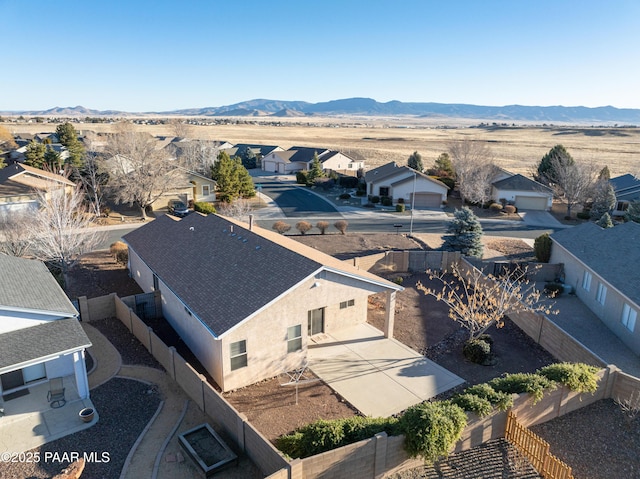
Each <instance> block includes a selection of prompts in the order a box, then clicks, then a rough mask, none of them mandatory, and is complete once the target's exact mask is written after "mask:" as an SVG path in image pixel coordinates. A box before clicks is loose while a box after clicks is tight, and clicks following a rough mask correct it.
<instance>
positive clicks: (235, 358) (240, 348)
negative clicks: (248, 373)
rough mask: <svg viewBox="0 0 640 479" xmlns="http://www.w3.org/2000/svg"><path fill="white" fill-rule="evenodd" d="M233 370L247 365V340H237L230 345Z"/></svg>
mask: <svg viewBox="0 0 640 479" xmlns="http://www.w3.org/2000/svg"><path fill="white" fill-rule="evenodd" d="M229 349H230V357H231V370H232V371H235V370H236V369H240V368H244V367H246V366H247V340H246V339H243V340H242V341H236V342H235V343H231V345H230V348H229Z"/></svg>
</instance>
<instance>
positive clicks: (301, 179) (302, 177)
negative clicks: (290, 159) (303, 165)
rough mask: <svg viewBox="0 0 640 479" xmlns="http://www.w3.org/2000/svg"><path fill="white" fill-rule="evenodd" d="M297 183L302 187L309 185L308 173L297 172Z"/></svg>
mask: <svg viewBox="0 0 640 479" xmlns="http://www.w3.org/2000/svg"><path fill="white" fill-rule="evenodd" d="M296 183H298V184H300V185H306V184H307V173H306V172H305V171H297V172H296Z"/></svg>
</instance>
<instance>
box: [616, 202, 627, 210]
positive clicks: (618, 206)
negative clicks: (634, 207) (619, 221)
mask: <svg viewBox="0 0 640 479" xmlns="http://www.w3.org/2000/svg"><path fill="white" fill-rule="evenodd" d="M628 209H629V202H628V201H618V203H617V204H616V211H627V210H628Z"/></svg>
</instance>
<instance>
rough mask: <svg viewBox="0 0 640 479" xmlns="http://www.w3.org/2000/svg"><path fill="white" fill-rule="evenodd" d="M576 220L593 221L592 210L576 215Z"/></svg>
mask: <svg viewBox="0 0 640 479" xmlns="http://www.w3.org/2000/svg"><path fill="white" fill-rule="evenodd" d="M576 218H578V219H581V220H590V219H591V210H584V211H580V212H579V213H576Z"/></svg>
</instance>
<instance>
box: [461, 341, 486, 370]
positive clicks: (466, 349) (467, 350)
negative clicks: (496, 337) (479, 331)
mask: <svg viewBox="0 0 640 479" xmlns="http://www.w3.org/2000/svg"><path fill="white" fill-rule="evenodd" d="M462 354H464V357H465V358H467V359H468V360H469V361H471V362H472V363H476V364H487V363H488V362H489V361H490V360H491V345H490V344H489V343H487V342H486V341H483V340H482V339H470V340H468V341H467V342H466V343H464V346H463V348H462Z"/></svg>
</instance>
